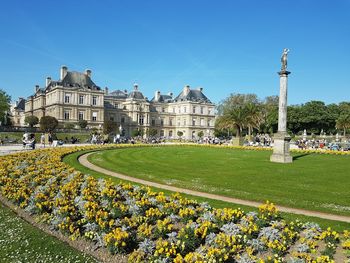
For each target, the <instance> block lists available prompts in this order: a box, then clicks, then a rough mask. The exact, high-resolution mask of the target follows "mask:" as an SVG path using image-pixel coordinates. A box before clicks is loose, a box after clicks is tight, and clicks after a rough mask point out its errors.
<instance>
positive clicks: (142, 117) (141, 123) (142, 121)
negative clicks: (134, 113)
mask: <svg viewBox="0 0 350 263" xmlns="http://www.w3.org/2000/svg"><path fill="white" fill-rule="evenodd" d="M143 123H144V116H143V115H140V119H139V124H140V125H143Z"/></svg>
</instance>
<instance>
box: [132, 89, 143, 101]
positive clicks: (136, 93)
mask: <svg viewBox="0 0 350 263" xmlns="http://www.w3.org/2000/svg"><path fill="white" fill-rule="evenodd" d="M128 98H129V99H130V98H131V99H137V100H144V99H145V97H144V96H143V94H142V92H141V91H138V90H133V91H132V92H130V93H129V95H128Z"/></svg>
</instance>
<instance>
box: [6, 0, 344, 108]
mask: <svg viewBox="0 0 350 263" xmlns="http://www.w3.org/2000/svg"><path fill="white" fill-rule="evenodd" d="M349 14H350V0H338V1H322V0H318V1H316V0H315V1H314V0H307V1H306V0H295V1H283V0H265V1H262V0H260V1H257V0H256V1H248V0H246V1H243V0H242V1H239V0H227V1H224V0H221V1H214V0H212V1H207V0H187V1H185V0H184V1H183V0H177V1H170V0H169V1H166V0H159V1H156V0H147V1H126V0H125V1H112V0H110V1H108V0H105V1H97V0H96V1H92V0H85V1H79V0H74V1H73V0H71V1H65V0H60V1H39V0H32V1H25V0H23V1H19V0H11V1H4V2H2V4H1V9H0V88H1V89H4V90H5V91H6V92H8V93H9V94H10V95H11V96H12V98H13V99H16V98H17V97H18V96H22V97H27V96H29V95H31V94H32V92H33V89H34V86H35V84H39V85H40V86H43V85H44V83H45V78H46V77H47V76H51V77H52V78H53V79H54V80H57V79H58V78H59V68H60V67H61V65H66V66H68V68H69V70H74V71H84V70H85V69H86V68H90V69H91V70H92V74H93V80H94V81H95V83H96V84H97V85H99V86H101V87H105V86H108V87H109V89H110V90H115V89H128V90H130V89H132V85H133V83H134V82H135V81H136V82H137V83H138V84H139V87H140V90H141V91H142V92H143V93H144V94H145V96H147V97H149V98H151V97H152V96H153V94H154V91H155V90H161V91H162V93H167V92H170V91H172V92H174V93H175V94H176V95H177V94H178V93H179V92H180V91H181V89H182V88H183V86H184V85H186V84H189V85H190V86H191V87H193V88H196V87H199V86H200V87H203V89H204V93H205V94H206V95H207V96H208V97H209V98H210V99H211V100H212V101H214V102H219V101H220V100H222V99H224V98H225V97H226V96H228V95H229V94H230V93H255V94H257V95H258V96H259V97H260V98H264V97H265V96H269V95H277V94H278V89H279V79H278V75H277V73H276V72H277V71H278V70H279V68H280V56H281V53H282V49H283V48H284V47H288V48H289V49H290V50H291V51H290V53H289V60H288V69H289V70H290V71H291V72H292V74H291V75H290V77H289V90H288V92H289V98H288V99H289V104H299V103H304V102H307V101H310V100H322V101H325V102H326V103H333V102H335V103H337V102H340V101H350V93H349V90H350V84H349V83H350V82H349V76H350V64H349V61H350V15H349Z"/></svg>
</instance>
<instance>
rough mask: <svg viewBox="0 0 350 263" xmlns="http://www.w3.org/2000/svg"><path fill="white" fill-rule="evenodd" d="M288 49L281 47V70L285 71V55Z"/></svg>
mask: <svg viewBox="0 0 350 263" xmlns="http://www.w3.org/2000/svg"><path fill="white" fill-rule="evenodd" d="M288 52H289V49H288V48H285V49H283V53H282V57H281V62H282V67H281V71H286V70H287V55H288Z"/></svg>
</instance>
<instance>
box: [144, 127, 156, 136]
mask: <svg viewBox="0 0 350 263" xmlns="http://www.w3.org/2000/svg"><path fill="white" fill-rule="evenodd" d="M157 134H158V131H157V129H155V128H150V129H148V130H147V135H148V136H149V137H154V136H156V135H157Z"/></svg>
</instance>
